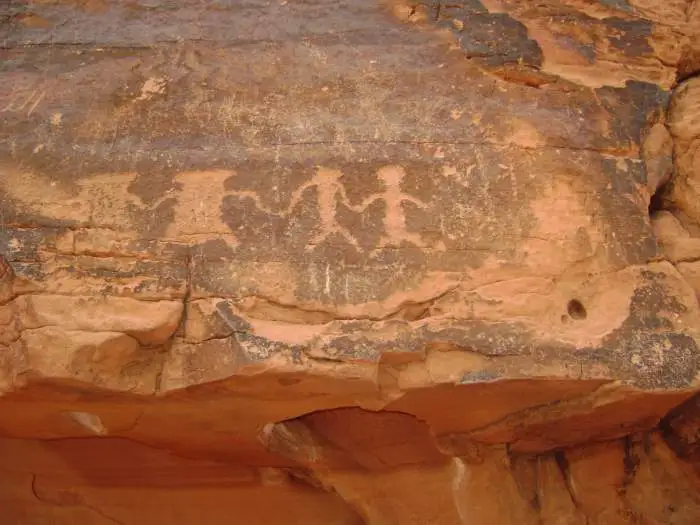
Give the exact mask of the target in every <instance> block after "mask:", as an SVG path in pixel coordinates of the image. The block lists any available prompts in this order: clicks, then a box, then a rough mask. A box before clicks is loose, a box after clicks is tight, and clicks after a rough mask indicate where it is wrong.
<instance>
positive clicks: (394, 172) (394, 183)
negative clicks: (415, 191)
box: [353, 166, 428, 247]
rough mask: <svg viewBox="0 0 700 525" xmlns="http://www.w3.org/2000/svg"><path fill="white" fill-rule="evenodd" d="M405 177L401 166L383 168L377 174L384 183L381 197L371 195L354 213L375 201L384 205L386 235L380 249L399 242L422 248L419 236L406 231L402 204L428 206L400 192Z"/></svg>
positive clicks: (423, 207) (396, 244)
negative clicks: (380, 201)
mask: <svg viewBox="0 0 700 525" xmlns="http://www.w3.org/2000/svg"><path fill="white" fill-rule="evenodd" d="M405 176H406V171H405V170H404V169H403V168H402V167H401V166H385V167H383V168H381V169H380V170H379V171H378V172H377V177H379V179H380V180H381V181H382V182H383V183H384V188H385V191H384V193H382V194H381V195H373V196H372V197H369V198H368V199H366V200H365V201H364V202H363V203H362V205H361V206H360V207H359V209H358V208H353V209H354V210H355V211H362V210H364V209H366V208H367V206H369V205H370V204H372V203H373V202H374V201H376V200H383V201H384V202H385V203H386V215H385V217H384V230H385V231H386V235H385V236H384V237H383V238H382V240H381V241H380V243H379V246H380V247H384V246H398V245H399V244H401V241H408V242H411V243H413V244H415V245H416V246H423V245H424V243H423V241H422V239H421V238H420V235H418V234H415V233H410V232H409V231H408V230H407V229H406V213H405V212H404V209H403V206H402V203H404V202H411V203H413V204H415V205H416V206H418V207H419V208H422V209H425V208H427V207H428V205H427V204H426V203H424V202H422V201H419V200H418V199H416V198H414V197H411V196H410V195H408V194H406V193H403V192H402V191H401V181H402V180H403V178H404V177H405Z"/></svg>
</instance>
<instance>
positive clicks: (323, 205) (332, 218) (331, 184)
mask: <svg viewBox="0 0 700 525" xmlns="http://www.w3.org/2000/svg"><path fill="white" fill-rule="evenodd" d="M342 176H343V174H342V173H341V172H340V171H338V170H329V169H325V168H318V169H317V170H316V174H315V175H314V176H313V177H312V178H311V180H310V181H308V182H306V183H304V184H302V185H301V186H300V187H299V188H297V189H296V190H295V191H294V193H293V194H292V198H291V201H290V203H289V211H290V212H291V210H293V209H294V206H296V204H297V203H298V202H299V200H301V197H302V195H303V193H304V191H306V190H307V189H309V188H316V198H317V200H318V215H319V220H320V224H319V232H318V234H317V235H316V236H315V237H314V238H313V239H312V241H311V243H310V247H312V246H314V245H316V244H319V243H320V242H321V241H323V240H324V239H326V238H327V237H328V236H330V235H332V234H334V233H338V234H340V235H342V236H343V237H345V238H346V239H347V240H348V242H349V243H350V244H352V245H353V246H355V247H357V246H358V244H357V241H356V240H355V238H354V237H353V236H352V234H351V233H350V232H349V231H348V230H347V229H346V228H344V227H343V226H341V225H340V224H338V221H337V220H336V211H337V205H338V199H337V198H338V197H339V198H340V202H342V203H343V204H344V205H346V206H347V207H348V208H351V209H352V207H351V206H350V205H349V203H348V198H347V195H346V194H345V188H344V187H343V185H342V184H341V183H340V178H341V177H342Z"/></svg>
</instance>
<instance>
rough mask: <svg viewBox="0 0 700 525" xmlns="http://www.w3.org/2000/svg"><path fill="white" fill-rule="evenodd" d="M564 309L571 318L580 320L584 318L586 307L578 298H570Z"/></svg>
mask: <svg viewBox="0 0 700 525" xmlns="http://www.w3.org/2000/svg"><path fill="white" fill-rule="evenodd" d="M566 311H567V312H568V314H569V316H570V317H571V318H572V319H576V320H580V319H585V318H586V315H587V314H586V308H585V307H584V306H583V304H582V303H581V301H579V300H578V299H571V301H569V304H568V305H566Z"/></svg>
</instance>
